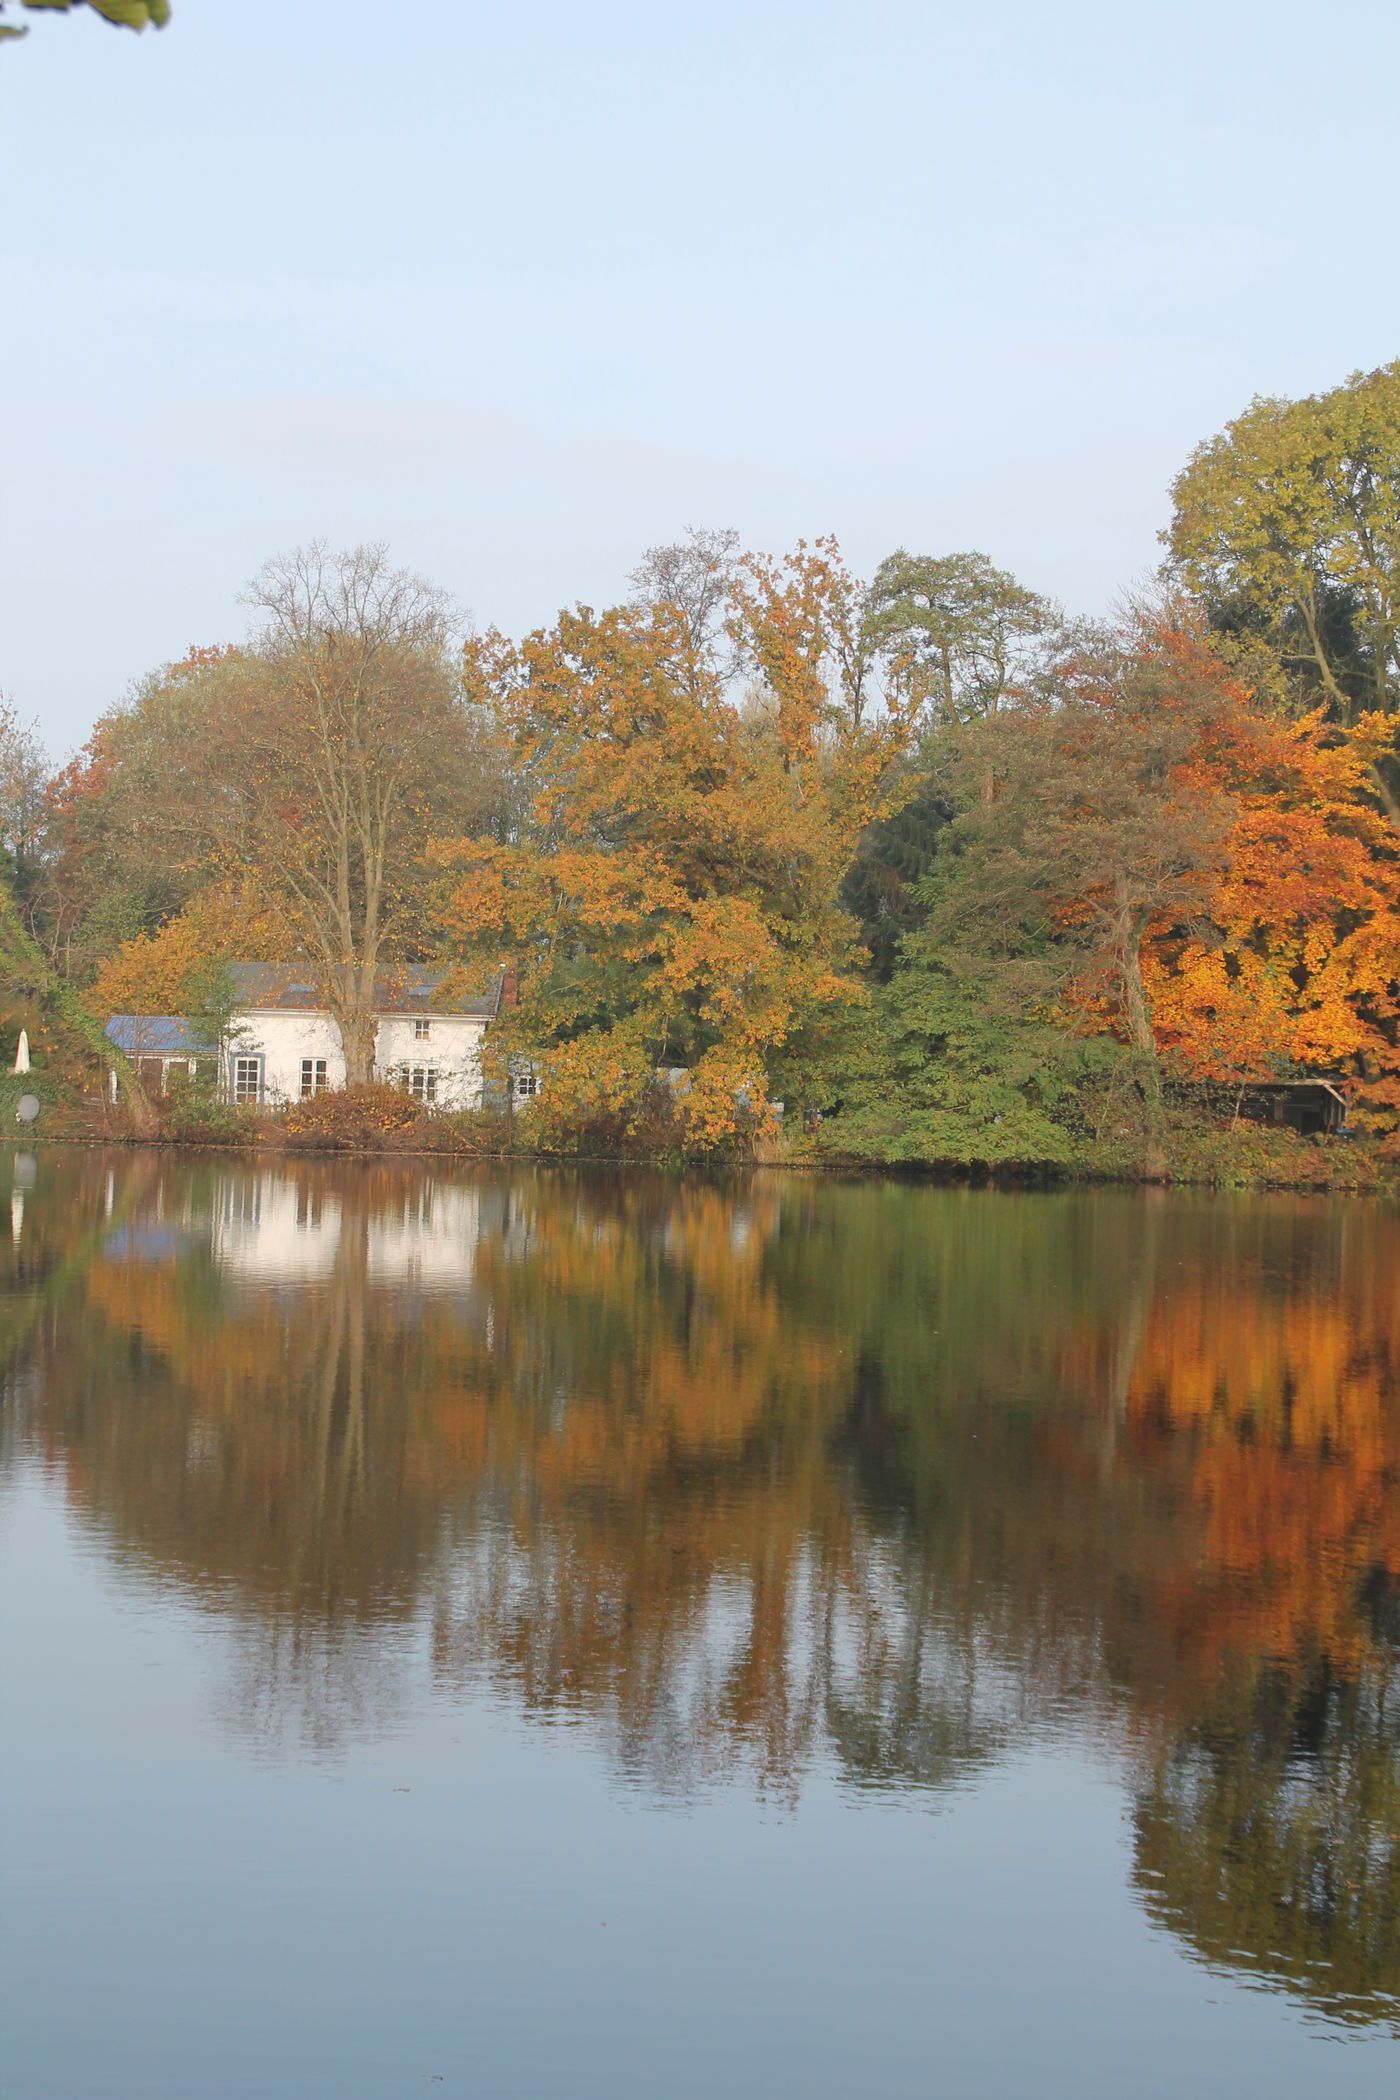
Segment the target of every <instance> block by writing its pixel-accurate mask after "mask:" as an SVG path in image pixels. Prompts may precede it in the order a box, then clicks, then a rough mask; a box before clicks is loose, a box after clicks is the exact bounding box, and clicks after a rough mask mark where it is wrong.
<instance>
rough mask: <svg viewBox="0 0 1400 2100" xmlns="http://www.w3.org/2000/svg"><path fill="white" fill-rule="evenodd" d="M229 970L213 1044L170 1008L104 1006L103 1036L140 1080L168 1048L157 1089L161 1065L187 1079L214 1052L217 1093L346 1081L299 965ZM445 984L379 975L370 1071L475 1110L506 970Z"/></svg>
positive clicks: (410, 972) (251, 1102)
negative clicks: (219, 1039) (472, 982)
mask: <svg viewBox="0 0 1400 2100" xmlns="http://www.w3.org/2000/svg"><path fill="white" fill-rule="evenodd" d="M228 974H229V977H230V979H231V981H232V986H233V993H234V1006H233V1010H232V1012H231V1014H230V1016H229V1021H228V1026H227V1030H226V1032H225V1036H224V1041H223V1043H222V1045H221V1046H220V1047H219V1049H218V1050H217V1051H216V1050H214V1049H213V1048H212V1047H211V1046H210V1045H207V1044H199V1043H197V1042H196V1041H195V1036H196V1033H197V1031H195V1030H194V1029H193V1028H192V1026H191V1024H190V1023H189V1022H188V1021H186V1020H183V1019H181V1018H180V1017H179V1016H173V1015H146V1014H113V1015H112V1017H111V1019H110V1020H109V1021H108V1023H107V1034H108V1036H109V1037H110V1038H111V1040H112V1041H113V1042H114V1043H116V1044H117V1045H118V1047H119V1048H120V1049H123V1050H125V1051H127V1054H128V1055H135V1056H136V1057H137V1059H138V1063H139V1067H140V1069H141V1071H142V1076H143V1078H144V1079H145V1080H147V1082H148V1083H149V1082H150V1081H152V1080H154V1078H155V1067H154V1062H153V1059H154V1056H155V1054H156V1053H155V1045H157V1044H159V1045H160V1046H161V1048H162V1051H163V1052H165V1051H166V1046H167V1045H168V1046H170V1047H169V1050H168V1052H166V1055H167V1058H168V1063H166V1064H163V1065H162V1068H161V1072H160V1087H159V1091H160V1092H162V1093H165V1092H169V1091H171V1084H170V1069H169V1067H170V1066H171V1065H173V1064H174V1063H175V1062H177V1061H178V1060H179V1059H184V1060H185V1062H186V1064H187V1066H188V1076H190V1077H193V1074H194V1070H195V1069H196V1063H197V1060H198V1059H199V1058H201V1057H202V1058H210V1057H214V1056H217V1057H218V1059H219V1062H220V1073H219V1088H220V1092H221V1093H222V1094H223V1095H224V1096H225V1098H226V1099H228V1100H230V1101H232V1102H235V1103H237V1104H239V1105H246V1106H250V1107H251V1106H260V1105H267V1106H271V1107H277V1106H283V1105H285V1104H286V1103H288V1102H292V1101H305V1100H309V1099H310V1098H311V1097H312V1096H313V1095H315V1094H320V1093H324V1092H326V1091H327V1090H330V1089H333V1088H339V1087H343V1086H344V1085H345V1048H344V1045H343V1043H342V1042H341V1039H340V1029H339V1027H338V1026H337V1024H336V1021H335V1018H334V1016H333V1015H332V1014H331V1013H330V1011H329V1010H328V1009H327V1007H326V1005H325V1003H324V1001H323V999H322V998H321V995H320V993H319V991H318V988H317V986H316V985H315V983H314V982H313V981H312V980H311V979H310V978H309V977H308V975H307V973H306V971H305V970H304V969H299V968H298V967H297V966H296V965H295V964H287V963H233V964H230V966H229V971H228ZM445 983H446V973H445V972H443V971H441V970H427V969H421V968H417V967H409V966H402V967H394V968H391V969H386V970H382V971H381V972H380V973H379V975H378V977H377V979H376V982H375V988H374V1010H375V1015H376V1028H375V1046H374V1077H375V1078H376V1079H377V1080H381V1081H385V1082H387V1083H388V1084H390V1085H393V1086H401V1087H402V1088H403V1089H404V1090H405V1092H407V1093H410V1094H413V1095H414V1096H415V1097H416V1098H417V1099H418V1100H420V1101H422V1102H424V1103H426V1104H427V1105H429V1106H433V1107H438V1108H448V1109H461V1108H478V1107H480V1105H481V1095H482V1073H481V1039H482V1037H483V1036H484V1034H485V1033H486V1030H487V1027H488V1026H489V1025H490V1023H491V1022H492V1021H493V1020H494V1019H495V1017H496V1015H497V1013H498V1012H499V1010H500V1007H501V1003H502V995H503V992H504V990H505V983H506V973H505V972H504V971H501V972H498V973H497V975H496V977H495V978H494V979H493V981H492V983H491V985H490V986H489V988H488V989H487V990H486V991H485V992H484V993H482V994H481V995H480V996H475V997H472V998H466V999H463V998H461V997H457V996H450V995H448V994H447V993H446V992H445V990H444V986H445ZM147 1045H149V1046H150V1048H147V1047H146V1046H147ZM138 1046H140V1047H138ZM176 1046H178V1048H177V1047H176ZM113 1079H114V1080H115V1074H113Z"/></svg>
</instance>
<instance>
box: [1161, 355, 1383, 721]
mask: <svg viewBox="0 0 1400 2100" xmlns="http://www.w3.org/2000/svg"><path fill="white" fill-rule="evenodd" d="M1172 500H1173V503H1174V506H1175V508H1174V512H1173V516H1172V522H1171V526H1170V528H1169V529H1168V531H1167V532H1166V533H1165V534H1164V535H1163V537H1164V539H1165V540H1166V543H1167V545H1168V546H1169V548H1170V550H1171V554H1172V558H1173V560H1174V562H1175V563H1176V564H1177V565H1178V567H1179V569H1180V571H1181V573H1182V574H1183V575H1184V577H1185V578H1186V581H1187V582H1188V583H1189V585H1190V586H1191V588H1192V590H1193V591H1195V592H1196V593H1197V594H1198V595H1199V596H1200V598H1201V599H1202V601H1203V603H1204V604H1205V607H1206V610H1207V612H1208V614H1209V617H1210V619H1211V621H1212V623H1213V624H1214V625H1216V626H1217V627H1219V628H1220V629H1221V630H1222V631H1224V632H1226V633H1235V634H1242V635H1246V636H1248V635H1256V636H1261V637H1262V638H1263V639H1264V640H1265V641H1266V642H1267V643H1268V645H1269V646H1270V647H1271V648H1272V649H1273V651H1274V652H1275V653H1276V655H1277V657H1278V659H1279V661H1280V662H1281V664H1282V666H1283V668H1284V672H1285V674H1286V677H1287V678H1288V680H1289V682H1290V684H1291V686H1292V688H1293V691H1294V693H1295V695H1296V696H1297V698H1298V700H1299V702H1300V703H1301V704H1302V705H1305V706H1312V705H1315V704H1316V703H1317V702H1318V701H1319V700H1322V701H1325V703H1326V704H1327V706H1328V708H1329V710H1330V711H1331V712H1332V713H1333V715H1334V716H1335V717H1336V719H1338V720H1339V721H1342V722H1351V721H1353V720H1354V719H1355V717H1356V715H1357V714H1358V713H1359V712H1361V711H1363V710H1366V709H1376V710H1379V711H1381V712H1384V713H1393V712H1395V710H1396V709H1397V708H1400V361H1397V362H1395V363H1393V364H1389V365H1383V366H1381V367H1380V368H1379V369H1378V370H1377V371H1374V372H1365V373H1356V374H1355V375H1354V376H1353V377H1352V378H1351V379H1349V380H1348V381H1347V382H1346V384H1345V385H1344V386H1339V387H1334V388H1333V389H1332V390H1331V391H1330V392H1329V393H1325V394H1314V395H1310V396H1309V397H1308V398H1306V399H1305V400H1301V401H1284V400H1265V399H1256V400H1254V401H1253V402H1251V404H1250V406H1249V407H1248V408H1247V409H1246V410H1245V412H1244V414H1243V415H1241V416H1237V417H1236V418H1235V420H1234V421H1233V422H1232V423H1228V424H1227V425H1226V427H1225V429H1224V430H1223V431H1222V432H1221V433H1220V435H1219V436H1218V437H1214V438H1211V439H1209V440H1208V441H1207V442H1206V443H1205V444H1203V445H1200V446H1198V447H1197V449H1196V451H1195V452H1194V453H1193V454H1192V456H1191V459H1190V461H1189V462H1188V464H1187V465H1186V467H1185V468H1184V469H1183V471H1182V472H1181V473H1180V474H1179V475H1178V476H1177V479H1176V481H1175V482H1174V484H1173V486H1172Z"/></svg>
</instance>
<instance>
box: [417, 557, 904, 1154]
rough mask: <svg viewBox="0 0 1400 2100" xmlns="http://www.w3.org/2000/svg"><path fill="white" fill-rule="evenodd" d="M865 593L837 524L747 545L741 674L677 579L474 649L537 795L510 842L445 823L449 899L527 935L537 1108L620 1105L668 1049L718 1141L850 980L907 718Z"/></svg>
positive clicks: (480, 918)
mask: <svg viewBox="0 0 1400 2100" xmlns="http://www.w3.org/2000/svg"><path fill="white" fill-rule="evenodd" d="M863 604H864V594H863V592H862V591H861V590H860V589H859V587H858V586H856V585H855V584H854V583H853V582H852V580H851V579H850V577H849V576H848V575H847V574H846V571H845V570H844V568H843V567H842V565H841V562H840V558H839V555H838V554H837V551H836V549H835V547H834V546H833V545H832V544H831V543H829V542H820V543H818V544H817V545H816V546H815V547H812V548H808V547H805V546H804V547H800V548H799V549H798V551H797V553H796V554H795V555H793V556H792V557H791V558H790V559H788V560H787V561H785V562H771V561H767V560H759V559H752V560H750V561H749V562H748V563H747V564H745V565H744V570H743V574H742V577H741V580H740V581H739V582H738V583H737V584H736V586H735V588H734V590H733V594H732V599H731V612H730V619H729V631H730V638H731V640H732V641H734V642H736V643H738V644H739V645H740V646H741V648H742V650H743V653H744V657H745V659H746V661H747V663H748V665H749V666H750V668H751V682H750V684H749V685H748V687H747V689H746V690H745V691H744V692H743V693H742V694H741V695H739V696H738V697H736V695H735V692H734V690H733V686H732V683H730V682H729V681H727V680H726V677H725V675H724V672H723V671H722V670H721V668H720V666H719V663H718V661H717V659H716V657H715V655H714V654H713V653H712V652H711V651H709V649H708V648H707V646H706V644H705V642H704V641H703V639H697V636H696V634H695V632H694V629H693V626H692V625H691V624H690V623H688V622H687V621H686V620H685V619H684V618H683V617H682V615H681V612H680V609H679V608H677V607H675V606H672V605H668V604H665V603H660V604H656V605H652V606H645V607H635V606H634V607H627V608H621V609H616V610H613V611H610V612H606V613H603V614H594V613H593V612H591V611H590V610H588V609H586V608H585V609H580V610H578V611H576V612H573V613H568V614H565V615H563V616H562V617H561V618H560V620H559V621H558V623H557V625H556V626H555V627H554V628H552V629H550V630H549V631H547V632H540V633H536V634H533V635H531V636H529V637H528V638H527V639H526V640H525V641H524V642H523V643H521V644H520V645H519V646H514V645H511V644H509V643H507V642H506V641H504V640H503V639H502V638H501V637H500V636H498V635H492V636H489V637H488V638H486V639H485V640H484V641H482V642H480V643H478V644H476V645H474V646H473V647H471V648H470V649H469V651H468V657H467V684H468V690H469V692H471V693H472V694H473V695H474V697H475V698H476V700H477V701H478V703H479V704H480V705H481V706H482V707H483V708H484V709H486V710H489V711H490V713H491V714H492V715H493V716H494V717H495V719H496V720H498V721H499V722H501V723H502V724H503V725H504V726H505V728H506V731H507V733H508V735H509V738H510V741H511V744H512V748H513V752H514V760H515V766H516V768H517V770H518V773H519V774H520V776H521V777H522V778H523V779H525V780H526V781H527V782H528V783H529V785H530V789H531V805H530V810H529V820H528V823H527V825H526V826H525V827H524V829H523V831H522V833H521V835H520V836H518V837H517V838H515V839H513V840H512V841H511V842H509V843H501V842H500V841H499V840H491V839H482V838H468V839H464V840H459V841H453V842H446V843H444V844H443V845H442V847H441V848H440V858H441V860H442V862H443V864H444V865H445V866H446V867H447V868H448V869H450V870H451V871H452V875H453V878H454V879H453V881H452V884H451V887H450V894H449V896H448V897H447V900H446V903H445V907H444V923H445V926H446V929H447V930H448V932H449V933H450V935H451V936H452V937H453V938H454V939H455V940H456V941H457V942H458V944H459V945H460V947H461V948H462V949H463V950H464V951H468V952H471V951H473V950H486V951H488V952H496V951H498V950H499V948H500V947H501V946H502V945H507V946H509V947H510V948H511V949H512V950H513V951H514V952H515V954H516V955H517V956H518V957H519V959H520V962H521V965H522V970H521V977H522V998H521V1004H520V1007H519V1010H518V1013H517V1016H516V1018H515V1022H514V1026H513V1031H512V1036H511V1041H512V1042H513V1043H516V1044H519V1045H520V1046H522V1047H527V1048H528V1049H529V1050H530V1052H531V1054H533V1055H534V1056H536V1057H537V1058H542V1059H543V1061H544V1063H545V1065H546V1066H547V1072H548V1084H547V1087H546V1089H545V1093H544V1097H543V1099H542V1101H541V1103H540V1105H539V1108H538V1110H537V1113H538V1114H539V1115H540V1116H541V1117H542V1118H544V1119H546V1120H548V1119H550V1118H554V1119H557V1120H559V1121H561V1122H562V1123H565V1124H567V1125H570V1126H572V1127H577V1126H578V1125H579V1124H580V1123H581V1122H588V1121H596V1120H597V1119H598V1118H599V1117H600V1116H602V1117H606V1118H609V1119H612V1120H613V1121H614V1122H615V1123H620V1124H621V1125H622V1126H623V1127H627V1126H629V1125H630V1124H632V1123H633V1122H634V1121H635V1119H636V1117H637V1116H638V1114H639V1113H640V1112H641V1110H642V1107H643V1104H644V1103H645V1101H646V1099H647V1098H648V1095H649V1093H650V1092H651V1090H652V1088H653V1086H654V1084H655V1077H654V1075H655V1073H656V1071H657V1068H658V1067H671V1068H676V1067H682V1068H684V1069H685V1072H686V1078H685V1080H684V1081H683V1082H682V1085H681V1089H680V1091H679V1092H678V1095H677V1099H676V1112H677V1115H678V1119H679V1121H680V1124H681V1127H682V1130H683V1131H684V1133H685V1134H686V1136H687V1138H688V1140H689V1141H691V1142H694V1143H695V1144H697V1145H700V1146H704V1145H707V1144H712V1143H716V1142H720V1141H723V1140H725V1139H726V1138H728V1137H730V1136H732V1135H733V1133H734V1131H735V1129H736V1127H737V1126H738V1124H739V1122H740V1121H741V1120H742V1119H743V1117H744V1115H745V1114H746V1113H749V1112H752V1113H753V1114H754V1115H755V1116H756V1117H757V1118H758V1119H759V1120H760V1121H761V1120H762V1118H763V1116H764V1114H765V1111H766V1107H767V1099H768V1093H767V1089H768V1083H769V1076H770V1069H771V1061H772V1059H773V1057H774V1055H775V1054H776V1053H778V1052H779V1051H781V1050H782V1049H783V1047H784V1046H785V1045H788V1044H790V1043H791V1042H792V1040H793V1039H794V1037H796V1036H797V1035H798V1033H799V1032H800V1031H801V1030H802V1028H803V1027H804V1026H805V1025H807V1024H808V1023H810V1022H811V1021H812V1020H813V1019H814V1018H815V1017H817V1016H819V1015H820V1014H821V1013H822V1012H823V1011H824V1010H826V1009H829V1008H831V1007H833V1006H835V1005H838V1004H839V1003H840V1002H842V1001H846V1000H849V999H851V998H854V997H857V996H858V995H859V986H858V981H857V979H856V977H855V974H854V961H855V928H854V925H853V922H852V921H851V919H850V918H849V916H848V914H847V913H846V912H845V911H844V910H843V909H842V907H841V905H840V902H839V889H840V884H841V881H842V878H843V877H844V875H845V873H846V870H847V868H848V867H849V865H850V861H851V858H852V855H853V853H854V849H855V845H856V842H857V840H858V838H859V836H860V834H861V831H862V830H863V829H864V827H865V826H866V824H867V823H868V822H869V821H870V819H871V817H872V815H873V814H874V812H875V810H876V809H877V808H878V807H879V805H880V801H881V797H882V795H883V794H884V793H885V792H886V788H887V783H888V780H889V777H890V773H891V769H892V767H893V765H894V762H895V760H896V759H897V757H898V756H899V754H900V752H901V751H902V750H903V748H904V746H905V743H906V741H907V738H908V735H909V731H910V725H911V719H912V704H911V703H910V702H909V701H908V699H907V697H906V696H903V695H901V694H900V693H899V692H897V691H887V692H885V693H884V694H883V695H881V696H879V697H878V699H877V696H876V694H875V691H874V689H873V680H872V679H871V677H870V675H869V665H868V663H867V661H866V658H865V656H864V654H863V650H862V643H861V629H862V619H863Z"/></svg>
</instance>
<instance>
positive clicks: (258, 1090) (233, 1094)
mask: <svg viewBox="0 0 1400 2100" xmlns="http://www.w3.org/2000/svg"><path fill="white" fill-rule="evenodd" d="M247 1073H251V1074H252V1088H253V1090H252V1092H251V1093H249V1092H248V1091H247V1088H246V1086H245V1083H244V1075H245V1074H247ZM262 1097H263V1058H262V1052H261V1051H254V1052H252V1053H251V1054H250V1053H249V1052H247V1051H240V1052H239V1054H238V1055H237V1056H236V1057H232V1058H230V1060H229V1098H230V1100H231V1101H232V1102H233V1105H234V1107H235V1108H249V1107H253V1108H256V1107H257V1106H258V1105H259V1104H260V1103H261V1101H262Z"/></svg>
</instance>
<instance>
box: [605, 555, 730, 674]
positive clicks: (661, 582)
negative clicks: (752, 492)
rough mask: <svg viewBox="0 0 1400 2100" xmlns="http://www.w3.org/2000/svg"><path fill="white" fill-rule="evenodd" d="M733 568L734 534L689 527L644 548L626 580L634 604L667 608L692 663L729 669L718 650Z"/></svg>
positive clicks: (722, 643) (722, 637) (722, 633)
mask: <svg viewBox="0 0 1400 2100" xmlns="http://www.w3.org/2000/svg"><path fill="white" fill-rule="evenodd" d="M738 566H739V535H738V533H737V532H735V531H733V530H732V529H731V528H728V527H723V528H719V529H705V528H701V527H698V526H693V525H692V526H691V527H690V528H689V529H688V530H687V531H686V533H685V535H684V537H683V538H681V539H679V540H670V541H666V542H664V543H663V544H661V545H659V546H655V547H648V548H647V551H646V553H645V554H644V555H643V556H642V559H641V561H640V562H639V563H638V564H637V566H636V568H635V569H633V571H632V573H631V575H630V576H629V577H628V579H627V581H628V582H629V583H630V584H631V586H632V592H633V602H634V603H635V604H637V605H639V606H651V605H665V606H669V607H670V609H671V611H672V612H673V613H674V614H675V615H676V617H677V618H678V619H679V621H680V623H681V629H682V633H683V636H684V640H685V646H686V651H687V654H688V656H689V657H690V658H692V659H693V660H694V662H695V663H696V664H697V665H702V664H703V665H708V666H709V667H711V668H719V669H721V670H723V669H732V668H733V665H732V661H731V659H730V658H729V657H728V656H727V655H726V654H724V653H723V652H724V644H725V623H726V621H727V619H728V617H729V613H730V606H731V597H732V591H733V585H734V581H735V578H736V576H737V574H738Z"/></svg>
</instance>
